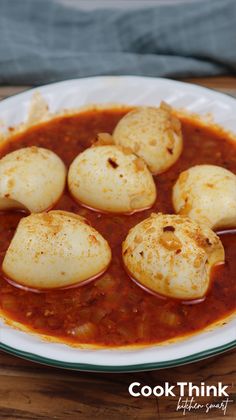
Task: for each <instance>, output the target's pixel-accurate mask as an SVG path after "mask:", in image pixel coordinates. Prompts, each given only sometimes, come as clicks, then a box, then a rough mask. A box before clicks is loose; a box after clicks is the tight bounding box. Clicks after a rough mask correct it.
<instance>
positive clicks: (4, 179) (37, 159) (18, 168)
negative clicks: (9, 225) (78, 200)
mask: <svg viewBox="0 0 236 420" xmlns="http://www.w3.org/2000/svg"><path fill="white" fill-rule="evenodd" d="M65 181H66V168H65V165H64V163H63V162H62V160H61V159H60V158H59V157H58V156H57V155H56V154H55V153H53V152H52V151H51V150H48V149H44V148H42V147H36V146H32V147H25V148H22V149H19V150H16V151H14V152H11V153H9V154H7V155H6V156H4V157H3V158H2V159H1V160H0V210H8V209H11V208H15V209H27V210H29V211H30V212H31V213H38V212H41V211H44V210H47V209H48V208H50V207H52V206H53V205H54V204H55V203H56V201H57V200H58V199H59V198H60V196H61V194H62V192H63V190H64V187H65Z"/></svg>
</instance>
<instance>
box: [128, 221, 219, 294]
mask: <svg viewBox="0 0 236 420" xmlns="http://www.w3.org/2000/svg"><path fill="white" fill-rule="evenodd" d="M122 255H123V261H124V264H125V267H126V270H127V272H128V273H129V275H130V276H131V277H132V278H133V279H134V280H135V281H136V282H137V283H138V284H139V285H141V286H142V287H144V288H146V289H147V290H149V291H151V292H154V293H157V294H160V295H164V296H167V297H171V298H177V299H183V300H192V299H199V298H202V297H203V296H204V295H205V294H206V292H207V290H208V287H209V284H210V274H211V269H212V268H213V267H214V266H215V265H216V264H219V263H222V262H224V248H223V246H222V243H221V241H220V239H219V237H218V236H217V235H216V234H215V233H214V232H213V231H212V230H211V229H210V228H208V227H207V226H205V225H198V224H197V223H196V222H194V221H192V220H191V219H189V218H187V217H183V216H179V215H168V214H161V213H158V214H152V215H151V217H149V218H148V219H145V220H143V221H142V222H141V223H139V224H137V225H136V226H135V227H133V228H132V229H131V230H130V231H129V233H128V235H127V237H126V239H125V241H124V243H123V246H122Z"/></svg>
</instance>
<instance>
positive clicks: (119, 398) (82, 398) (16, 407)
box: [0, 77, 236, 420]
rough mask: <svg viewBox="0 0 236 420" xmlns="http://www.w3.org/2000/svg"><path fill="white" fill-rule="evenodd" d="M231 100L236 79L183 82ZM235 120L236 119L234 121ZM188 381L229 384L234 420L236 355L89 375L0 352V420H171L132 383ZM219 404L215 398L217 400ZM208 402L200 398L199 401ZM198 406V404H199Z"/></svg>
mask: <svg viewBox="0 0 236 420" xmlns="http://www.w3.org/2000/svg"><path fill="white" fill-rule="evenodd" d="M187 81H190V82H194V83H197V84H201V85H203V86H208V87H210V88H213V89H217V90H219V91H222V92H226V93H229V94H231V95H234V96H235V97H236V77H215V78H204V79H188V80H187ZM26 88H27V86H15V87H4V86H3V87H0V99H1V98H4V97H7V96H9V95H12V94H14V93H17V92H20V91H23V90H25V89H26ZM235 118H236V116H235ZM181 381H182V382H186V381H191V382H193V383H194V384H198V385H199V384H200V382H206V383H207V384H210V385H213V384H215V383H218V382H223V384H224V385H229V386H230V388H229V390H230V399H231V400H234V403H233V402H231V403H230V404H229V406H228V410H227V413H226V416H225V418H227V419H228V420H233V419H234V420H235V419H236V351H231V352H228V353H224V354H222V355H219V356H217V357H214V358H210V359H207V360H205V361H202V362H198V363H193V364H189V365H185V366H180V367H177V368H171V369H164V370H159V371H152V372H146V373H132V374H131V373H130V374H95V373H94V374H93V373H80V372H70V371H65V370H60V369H55V368H50V367H44V366H40V365H37V364H34V363H30V362H27V361H24V360H21V359H17V358H16V357H13V356H10V355H7V354H4V353H1V352H0V419H1V420H2V419H9V420H15V419H27V420H31V419H32V420H33V419H37V420H41V419H45V420H46V419H48V420H52V419H61V420H67V419H73V420H76V419H83V420H84V419H92V418H98V419H103V420H110V419H114V420H116V419H124V420H125V419H132V420H133V419H150V420H152V419H161V420H165V419H171V420H173V419H176V418H183V415H182V412H180V411H178V412H177V411H176V405H177V401H178V397H161V398H155V397H149V398H144V397H141V398H133V397H131V396H130V395H129V393H128V386H129V384H130V383H131V382H140V383H141V384H143V385H145V384H147V385H150V386H155V385H163V383H164V382H169V383H170V384H176V383H177V382H181ZM219 400H221V399H219V398H218V399H215V401H219ZM207 401H208V402H209V401H210V399H209V398H203V402H207ZM198 402H201V401H200V400H198ZM186 416H188V418H189V417H191V418H192V417H194V419H197V420H200V419H207V418H212V419H214V420H218V419H220V418H222V417H223V413H222V411H220V410H216V409H215V410H212V411H211V412H210V413H208V414H206V413H205V412H203V411H201V410H197V411H195V412H194V411H192V412H190V414H189V413H187V415H186Z"/></svg>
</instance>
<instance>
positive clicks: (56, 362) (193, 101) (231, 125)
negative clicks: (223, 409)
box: [0, 76, 236, 372]
mask: <svg viewBox="0 0 236 420" xmlns="http://www.w3.org/2000/svg"><path fill="white" fill-rule="evenodd" d="M35 90H37V91H39V92H41V94H42V95H43V97H44V98H45V99H46V101H47V103H48V104H49V108H50V111H51V112H53V113H54V112H59V111H62V110H63V109H65V108H78V107H81V106H85V105H89V104H91V103H93V104H109V103H120V104H128V105H136V104H138V105H158V104H159V103H160V101H161V100H165V101H166V102H168V103H169V104H171V105H173V107H176V108H182V107H184V108H185V109H187V110H188V111H190V112H196V113H198V114H200V115H204V114H206V113H211V114H212V115H213V116H214V119H215V122H216V123H219V124H221V125H222V126H224V127H225V128H226V129H229V130H231V131H233V132H235V134H236V118H235V115H236V100H235V99H233V98H231V97H229V96H227V95H223V94H220V93H218V92H214V91H211V90H209V89H205V88H202V87H198V86H195V85H191V84H187V83H181V82H176V81H172V80H168V79H156V78H146V77H133V76H122V77H116V76H114V77H93V78H86V79H78V80H69V81H65V82H61V83H55V84H51V85H48V86H43V87H40V88H37V89H33V90H29V91H27V92H25V93H21V94H19V95H16V96H13V97H11V98H8V99H5V100H4V101H2V102H1V103H0V119H1V120H3V121H4V122H5V123H6V125H7V126H13V125H17V124H19V123H22V122H24V121H26V118H27V115H28V110H29V106H30V102H31V99H32V94H33V93H34V91H35ZM235 346H236V319H235V318H234V319H231V321H229V322H228V323H227V324H226V325H223V326H220V327H217V328H214V329H213V330H212V331H208V332H202V333H199V334H197V335H195V336H192V337H189V338H186V339H185V340H183V341H180V342H178V343H175V344H169V345H159V346H158V345H154V346H151V347H147V348H142V349H136V350H119V349H112V350H109V349H106V350H85V349H75V348H72V347H69V346H67V345H64V344H58V343H51V342H46V341H43V340H42V339H41V338H40V336H38V335H34V334H28V333H25V332H21V331H18V330H16V329H14V328H12V327H10V326H8V325H6V324H4V322H3V321H1V320H0V348H1V349H3V350H5V351H8V352H10V353H13V354H16V355H18V356H21V357H25V358H27V359H30V360H34V361H38V362H41V363H45V364H49V365H53V366H60V367H64V368H69V369H78V370H87V371H90V370H91V371H118V372H124V371H139V370H148V369H160V368H163V367H170V366H176V365H179V364H184V363H189V362H193V361H196V360H200V359H203V358H206V357H209V356H212V355H215V354H218V353H221V352H223V351H225V350H228V349H231V348H233V347H235Z"/></svg>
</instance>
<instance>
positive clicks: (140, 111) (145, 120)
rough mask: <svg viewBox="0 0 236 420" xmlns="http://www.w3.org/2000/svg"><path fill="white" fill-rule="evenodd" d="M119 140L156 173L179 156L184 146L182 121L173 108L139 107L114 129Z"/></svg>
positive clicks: (167, 166) (117, 140)
mask: <svg viewBox="0 0 236 420" xmlns="http://www.w3.org/2000/svg"><path fill="white" fill-rule="evenodd" d="M113 139H114V142H115V144H118V145H121V146H125V147H129V148H130V149H131V150H132V151H133V152H134V153H135V154H136V155H137V156H140V157H141V158H142V159H143V160H144V161H145V162H146V164H147V166H148V167H149V169H150V171H151V172H152V173H154V174H159V173H162V172H164V171H166V170H167V169H168V168H169V167H170V166H172V165H173V164H174V163H175V162H176V161H177V160H178V158H179V156H180V154H181V152H182V147H183V140H182V131H181V124H180V121H179V120H178V119H177V118H176V117H175V116H174V115H173V112H172V109H171V108H170V107H169V106H168V105H166V104H163V103H162V104H161V106H160V107H159V108H154V107H138V108H136V109H134V110H132V111H130V112H129V113H128V114H126V115H125V116H124V117H123V118H122V119H121V120H120V121H119V122H118V124H117V126H116V127H115V130H114V132H113Z"/></svg>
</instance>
